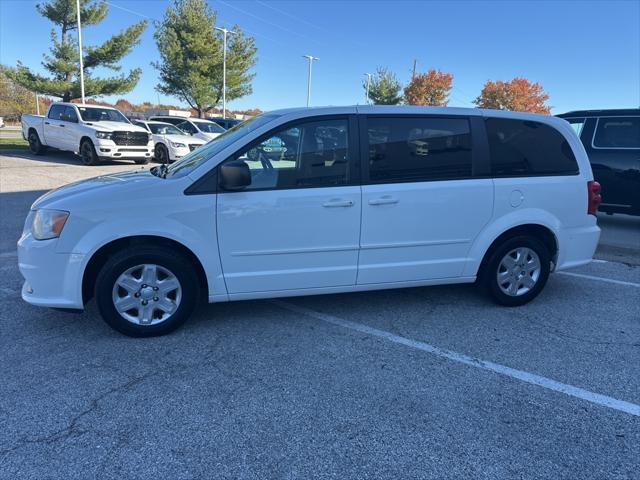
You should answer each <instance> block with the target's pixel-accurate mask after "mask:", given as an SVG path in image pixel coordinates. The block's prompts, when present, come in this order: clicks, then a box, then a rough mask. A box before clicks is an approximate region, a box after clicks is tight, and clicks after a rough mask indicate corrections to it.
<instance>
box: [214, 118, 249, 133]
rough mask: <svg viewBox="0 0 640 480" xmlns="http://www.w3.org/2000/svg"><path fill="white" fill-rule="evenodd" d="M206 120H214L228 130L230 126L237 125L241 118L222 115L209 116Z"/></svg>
mask: <svg viewBox="0 0 640 480" xmlns="http://www.w3.org/2000/svg"><path fill="white" fill-rule="evenodd" d="M208 120H211V121H212V122H216V123H217V124H218V125H220V126H221V127H222V128H224V129H225V130H229V129H230V128H232V127H235V126H236V125H238V124H239V123H242V120H236V119H235V118H229V117H226V118H222V117H209V118H208Z"/></svg>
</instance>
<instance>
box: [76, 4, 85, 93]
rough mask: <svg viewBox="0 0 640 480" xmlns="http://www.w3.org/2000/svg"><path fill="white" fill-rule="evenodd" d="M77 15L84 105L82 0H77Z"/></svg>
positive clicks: (81, 90)
mask: <svg viewBox="0 0 640 480" xmlns="http://www.w3.org/2000/svg"><path fill="white" fill-rule="evenodd" d="M76 16H77V18H78V51H79V52H80V93H81V96H82V104H83V105H84V65H83V62H82V25H80V0H76Z"/></svg>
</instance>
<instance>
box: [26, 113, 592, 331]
mask: <svg viewBox="0 0 640 480" xmlns="http://www.w3.org/2000/svg"><path fill="white" fill-rule="evenodd" d="M599 201H600V195H599V185H598V184H597V183H595V182H594V181H593V176H592V173H591V167H590V166H589V161H588V159H587V156H586V154H585V151H584V148H583V147H582V144H581V143H580V140H579V139H578V137H577V136H576V134H575V132H574V131H573V129H572V128H571V126H570V125H569V124H568V123H567V122H566V121H564V120H562V119H559V118H555V117H551V116H542V115H533V114H523V113H513V112H504V111H492V110H480V109H458V108H429V107H408V106H407V107H383V106H362V107H361V106H358V107H332V108H311V109H309V108H301V109H290V110H281V111H276V112H271V113H266V114H263V115H260V116H258V117H256V118H253V119H251V120H248V121H246V122H244V123H242V124H240V125H237V126H236V127H234V128H232V129H230V130H228V131H227V132H225V133H223V134H222V135H220V137H218V138H217V139H215V140H214V141H212V142H209V143H208V144H206V145H205V146H203V147H201V148H199V149H197V150H195V151H193V152H191V153H189V154H188V155H186V156H185V157H184V158H182V159H181V160H179V161H178V162H176V163H174V164H172V165H170V166H166V165H161V166H157V167H153V168H151V169H149V170H142V171H140V170H137V171H132V172H127V173H120V174H114V175H105V176H101V177H97V178H93V179H89V180H86V181H82V182H78V183H74V184H71V185H68V186H65V187H62V188H59V189H57V190H54V191H52V192H49V193H47V194H45V195H44V196H42V197H40V198H39V199H38V200H37V201H36V202H35V203H34V204H33V206H32V207H31V211H30V213H29V215H28V217H27V220H26V222H25V228H24V233H23V235H22V237H21V238H20V240H19V242H18V254H19V264H20V271H21V272H22V275H23V276H24V278H25V283H24V286H23V289H22V297H23V298H24V300H26V301H27V302H29V303H32V304H34V305H42V306H48V307H58V308H70V309H82V308H84V305H85V304H86V303H87V302H88V301H89V300H90V299H91V298H92V297H95V299H96V301H97V305H98V308H99V311H100V313H101V315H102V317H103V318H104V320H105V321H106V322H107V323H108V324H109V325H111V326H112V327H113V328H115V329H116V330H118V331H120V332H122V333H124V334H126V335H130V336H152V335H161V334H164V333H167V332H169V331H171V330H173V329H175V328H176V327H178V326H179V325H181V324H182V323H184V322H185V320H187V319H188V318H189V316H190V315H191V313H192V312H193V310H194V308H195V306H196V305H197V303H198V301H199V300H200V299H202V298H204V299H207V300H208V301H209V302H225V301H231V300H244V299H255V298H273V297H284V296H294V295H313V294H322V293H338V292H354V291H362V290H374V289H385V288H399V287H415V286H422V285H437V284H453V283H471V282H476V281H477V282H478V283H480V284H481V285H482V286H484V287H485V288H486V289H487V291H488V292H489V293H490V295H491V296H492V297H493V299H494V300H496V301H497V302H499V303H501V304H504V305H508V306H517V305H522V304H525V303H527V302H528V301H530V300H532V299H533V298H534V297H536V296H537V295H538V294H539V293H540V291H541V290H542V288H543V287H544V285H545V283H546V282H547V278H548V276H549V273H550V272H551V271H554V270H562V269H566V268H570V267H575V266H578V265H583V264H586V263H588V262H590V261H591V258H592V255H593V253H594V251H595V248H596V245H597V243H598V239H599V236H600V229H599V228H598V226H597V224H596V217H595V212H596V209H597V206H598V203H599ZM131 205H135V208H131Z"/></svg>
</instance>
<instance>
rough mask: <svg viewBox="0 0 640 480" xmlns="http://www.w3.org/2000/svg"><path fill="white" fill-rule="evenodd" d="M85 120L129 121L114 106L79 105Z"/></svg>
mask: <svg viewBox="0 0 640 480" xmlns="http://www.w3.org/2000/svg"><path fill="white" fill-rule="evenodd" d="M78 110H80V116H81V117H82V120H84V121H85V122H122V123H129V120H127V117H125V116H124V115H122V114H121V113H120V112H119V111H118V110H114V109H112V108H97V107H78Z"/></svg>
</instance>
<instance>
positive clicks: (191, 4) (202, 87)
mask: <svg viewBox="0 0 640 480" xmlns="http://www.w3.org/2000/svg"><path fill="white" fill-rule="evenodd" d="M215 23H216V12H215V11H213V10H212V9H211V8H210V7H209V6H208V5H207V3H206V2H205V1H204V0H175V3H174V5H173V6H169V8H167V11H166V13H165V17H164V19H163V21H162V22H160V23H159V24H158V25H157V28H156V32H155V35H154V36H155V39H156V43H157V45H158V50H159V51H160V58H161V60H160V62H157V63H154V66H155V67H156V68H157V69H158V71H159V72H160V84H159V85H158V87H157V90H158V91H159V92H161V93H163V94H165V95H171V96H174V97H177V98H180V99H182V100H184V101H185V102H187V103H188V104H189V105H190V106H191V108H193V109H195V110H196V111H197V112H198V115H199V116H200V117H201V116H202V115H203V114H204V113H206V112H208V111H210V110H211V109H213V108H215V107H216V105H218V103H219V102H220V100H221V99H222V53H223V52H222V46H223V42H222V38H221V35H220V34H219V33H218V32H216V30H215V29H214V27H215ZM233 31H234V32H235V35H231V34H230V35H228V37H227V48H228V50H227V100H233V99H236V98H240V97H243V96H245V95H249V94H250V93H252V91H253V90H252V88H251V81H252V80H253V78H254V77H255V74H254V73H250V70H251V68H252V67H253V66H254V65H255V64H256V52H257V49H256V45H255V40H254V39H253V38H251V37H247V36H245V35H244V33H243V32H242V31H241V30H240V28H239V27H238V26H234V27H233Z"/></svg>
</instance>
